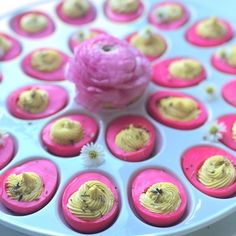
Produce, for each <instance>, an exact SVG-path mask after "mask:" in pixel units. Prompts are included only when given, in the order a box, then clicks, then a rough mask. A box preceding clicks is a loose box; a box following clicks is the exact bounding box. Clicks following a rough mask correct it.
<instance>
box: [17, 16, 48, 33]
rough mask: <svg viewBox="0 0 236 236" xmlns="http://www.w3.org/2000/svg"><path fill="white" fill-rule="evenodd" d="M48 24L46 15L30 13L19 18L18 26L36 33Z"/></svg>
mask: <svg viewBox="0 0 236 236" xmlns="http://www.w3.org/2000/svg"><path fill="white" fill-rule="evenodd" d="M47 25H48V19H47V17H45V16H43V15H40V14H35V13H30V14H26V15H25V16H23V17H22V18H21V20H20V27H21V29H23V30H24V31H26V32H28V33H37V32H41V31H43V30H44V29H45V28H46V27H47Z"/></svg>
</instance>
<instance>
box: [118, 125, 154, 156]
mask: <svg viewBox="0 0 236 236" xmlns="http://www.w3.org/2000/svg"><path fill="white" fill-rule="evenodd" d="M149 138H150V135H149V133H148V131H146V130H145V129H143V128H138V127H135V126H134V125H132V124H131V125H129V127H128V128H125V129H123V130H121V131H120V132H119V133H118V134H117V135H116V138H115V144H116V145H117V146H118V147H119V148H121V149H122V150H124V151H126V152H134V151H137V150H139V149H141V148H143V147H144V146H145V145H146V144H147V142H148V140H149Z"/></svg>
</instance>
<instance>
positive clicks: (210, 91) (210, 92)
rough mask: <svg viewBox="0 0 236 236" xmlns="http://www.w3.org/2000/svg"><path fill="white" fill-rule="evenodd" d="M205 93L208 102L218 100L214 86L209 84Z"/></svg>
mask: <svg viewBox="0 0 236 236" xmlns="http://www.w3.org/2000/svg"><path fill="white" fill-rule="evenodd" d="M205 93H206V97H207V100H209V101H212V100H215V99H216V98H217V89H216V87H215V85H213V84H209V85H207V86H206V87H205Z"/></svg>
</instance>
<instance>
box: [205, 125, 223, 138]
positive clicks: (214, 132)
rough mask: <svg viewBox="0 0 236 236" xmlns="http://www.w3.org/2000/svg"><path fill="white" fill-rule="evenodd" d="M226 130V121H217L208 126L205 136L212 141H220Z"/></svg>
mask: <svg viewBox="0 0 236 236" xmlns="http://www.w3.org/2000/svg"><path fill="white" fill-rule="evenodd" d="M225 132H226V126H225V124H224V122H217V121H215V122H214V123H212V124H211V125H210V126H209V127H208V132H207V134H206V135H205V136H204V139H205V140H208V141H210V142H218V141H219V140H220V139H222V137H223V133H225Z"/></svg>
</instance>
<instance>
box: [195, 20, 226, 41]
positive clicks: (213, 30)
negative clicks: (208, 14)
mask: <svg viewBox="0 0 236 236" xmlns="http://www.w3.org/2000/svg"><path fill="white" fill-rule="evenodd" d="M196 30H197V33H198V35H200V36H201V37H204V38H209V39H218V38H221V37H222V36H224V35H225V33H226V29H225V27H224V25H222V24H221V22H220V21H219V20H218V19H217V18H216V17H212V18H210V19H207V20H204V21H202V22H201V23H200V24H199V25H198V26H197V29H196Z"/></svg>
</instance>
